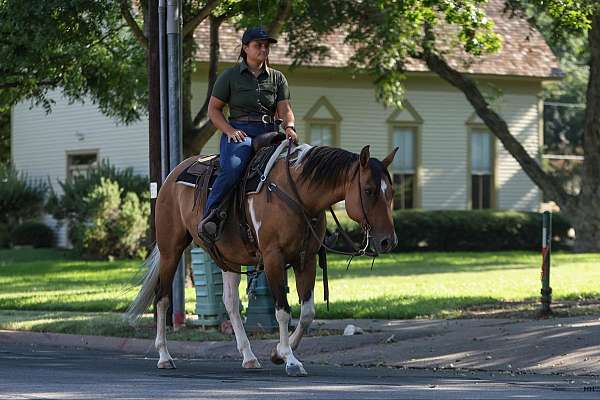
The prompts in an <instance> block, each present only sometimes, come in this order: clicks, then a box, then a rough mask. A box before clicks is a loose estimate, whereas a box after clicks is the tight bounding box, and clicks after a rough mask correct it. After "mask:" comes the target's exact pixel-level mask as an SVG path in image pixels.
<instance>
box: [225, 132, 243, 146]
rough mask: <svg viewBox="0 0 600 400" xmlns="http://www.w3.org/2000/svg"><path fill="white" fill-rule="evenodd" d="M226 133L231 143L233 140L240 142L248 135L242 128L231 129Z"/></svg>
mask: <svg viewBox="0 0 600 400" xmlns="http://www.w3.org/2000/svg"><path fill="white" fill-rule="evenodd" d="M225 134H226V135H227V143H231V142H232V141H233V142H234V143H240V142H243V141H244V140H246V138H247V137H248V135H246V132H244V131H242V130H240V129H232V130H231V131H229V132H226V133H225Z"/></svg>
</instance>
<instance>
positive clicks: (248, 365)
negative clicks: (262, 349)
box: [242, 358, 262, 369]
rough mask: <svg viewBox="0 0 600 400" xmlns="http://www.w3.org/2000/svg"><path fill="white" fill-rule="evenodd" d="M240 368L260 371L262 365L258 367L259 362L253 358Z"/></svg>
mask: <svg viewBox="0 0 600 400" xmlns="http://www.w3.org/2000/svg"><path fill="white" fill-rule="evenodd" d="M242 368H244V369H261V368H262V365H260V362H258V360H257V359H256V358H254V359H252V360H248V361H246V362H244V363H242Z"/></svg>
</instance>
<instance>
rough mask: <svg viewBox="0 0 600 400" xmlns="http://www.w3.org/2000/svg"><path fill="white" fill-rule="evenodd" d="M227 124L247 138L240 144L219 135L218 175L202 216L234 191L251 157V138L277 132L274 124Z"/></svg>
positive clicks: (231, 122) (233, 122)
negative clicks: (242, 132)
mask: <svg viewBox="0 0 600 400" xmlns="http://www.w3.org/2000/svg"><path fill="white" fill-rule="evenodd" d="M229 124H230V125H231V126H232V127H234V128H235V129H239V130H242V131H244V132H246V135H248V137H247V138H246V140H244V141H243V142H240V143H235V142H234V141H231V142H228V141H227V135H225V134H222V135H221V144H220V153H221V158H220V166H221V169H220V170H219V175H217V178H216V179H215V183H214V184H213V187H212V190H211V191H210V193H209V195H208V199H207V200H206V205H205V206H204V216H206V215H208V213H209V212H210V211H211V210H212V209H213V208H215V207H217V206H218V205H219V203H220V202H221V201H223V199H224V198H225V196H226V195H227V194H228V193H229V192H230V191H231V190H234V188H235V187H236V185H237V184H238V183H239V182H240V180H241V178H242V174H243V173H244V171H245V170H246V166H247V165H248V163H249V162H250V157H252V138H255V137H257V136H259V135H262V134H263V133H267V132H273V131H275V130H277V126H276V125H274V124H264V123H262V122H236V121H230V122H229Z"/></svg>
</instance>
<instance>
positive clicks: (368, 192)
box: [365, 189, 373, 196]
mask: <svg viewBox="0 0 600 400" xmlns="http://www.w3.org/2000/svg"><path fill="white" fill-rule="evenodd" d="M365 193H366V195H367V196H373V189H365Z"/></svg>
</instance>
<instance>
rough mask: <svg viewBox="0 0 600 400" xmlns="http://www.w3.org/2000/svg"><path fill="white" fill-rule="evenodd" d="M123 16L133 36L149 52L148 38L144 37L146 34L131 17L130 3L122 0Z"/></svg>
mask: <svg viewBox="0 0 600 400" xmlns="http://www.w3.org/2000/svg"><path fill="white" fill-rule="evenodd" d="M121 15H122V16H123V18H124V19H125V22H127V25H129V28H130V29H131V32H132V33H133V36H134V37H135V38H136V39H137V41H138V42H140V44H141V45H142V47H143V48H144V49H146V50H148V38H147V37H146V35H144V32H143V31H142V29H141V28H140V26H139V25H138V23H137V22H136V20H135V19H134V18H133V15H131V10H130V8H129V2H128V1H127V0H121Z"/></svg>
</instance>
